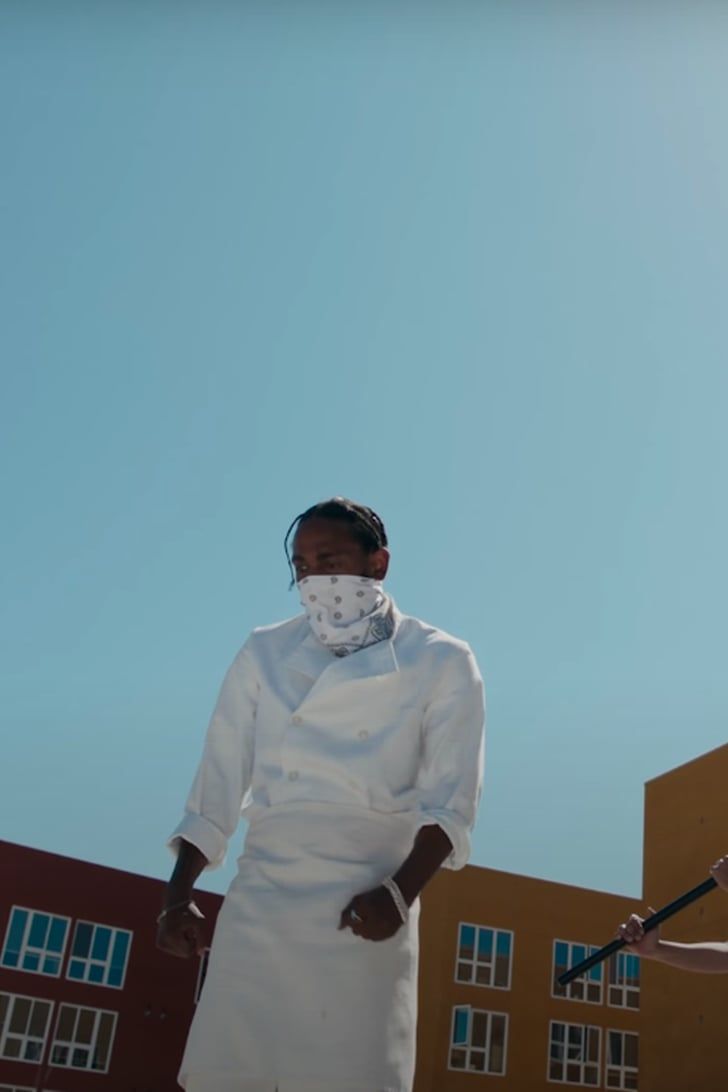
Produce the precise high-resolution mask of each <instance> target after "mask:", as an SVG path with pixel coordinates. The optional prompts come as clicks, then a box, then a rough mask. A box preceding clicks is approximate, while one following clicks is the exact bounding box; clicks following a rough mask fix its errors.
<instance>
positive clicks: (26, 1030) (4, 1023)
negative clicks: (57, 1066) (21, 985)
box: [0, 993, 53, 1062]
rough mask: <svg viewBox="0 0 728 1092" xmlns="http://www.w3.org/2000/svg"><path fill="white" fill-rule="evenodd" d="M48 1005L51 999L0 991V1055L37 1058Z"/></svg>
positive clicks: (25, 1059)
mask: <svg viewBox="0 0 728 1092" xmlns="http://www.w3.org/2000/svg"><path fill="white" fill-rule="evenodd" d="M52 1009H53V1003H52V1002H51V1001H41V1000H40V999H38V998H35V997H21V996H19V995H18V994H13V993H0V1058H12V1059H13V1060H15V1061H18V1062H39V1061H40V1060H41V1058H42V1057H43V1048H44V1047H45V1041H46V1036H47V1034H48V1024H49V1022H50V1018H51V1012H52Z"/></svg>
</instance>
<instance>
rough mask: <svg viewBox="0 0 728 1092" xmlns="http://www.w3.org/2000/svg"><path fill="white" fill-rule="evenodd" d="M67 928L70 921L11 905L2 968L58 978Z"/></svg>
mask: <svg viewBox="0 0 728 1092" xmlns="http://www.w3.org/2000/svg"><path fill="white" fill-rule="evenodd" d="M69 925H70V918H61V917H58V916H57V915H55V914H45V913H43V912H42V911H41V910H27V909H26V908H25V907H23V906H14V907H13V908H12V910H11V911H10V920H9V921H8V928H7V932H6V934H5V944H4V945H3V954H2V960H1V962H2V965H3V967H12V968H15V969H16V970H18V971H30V973H31V974H48V975H53V976H54V977H55V978H57V977H58V975H59V974H60V973H61V960H62V959H63V950H64V948H65V947H66V937H67V935H68V926H69Z"/></svg>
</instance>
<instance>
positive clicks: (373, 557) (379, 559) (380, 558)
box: [369, 546, 389, 580]
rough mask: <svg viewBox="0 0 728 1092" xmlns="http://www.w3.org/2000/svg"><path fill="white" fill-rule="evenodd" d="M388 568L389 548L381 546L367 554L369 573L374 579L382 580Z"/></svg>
mask: <svg viewBox="0 0 728 1092" xmlns="http://www.w3.org/2000/svg"><path fill="white" fill-rule="evenodd" d="M388 569H389V550H387V549H386V548H385V547H384V546H382V547H381V548H380V549H379V550H375V551H374V553H373V554H370V555H369V573H370V575H371V576H372V577H373V578H374V579H375V580H384V578H385V576H386V575H387V570H388Z"/></svg>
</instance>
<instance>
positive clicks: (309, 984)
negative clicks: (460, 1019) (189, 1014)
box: [179, 802, 419, 1092]
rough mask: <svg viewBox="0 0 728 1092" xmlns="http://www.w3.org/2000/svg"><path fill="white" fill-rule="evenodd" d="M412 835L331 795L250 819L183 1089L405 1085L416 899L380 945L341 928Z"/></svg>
mask: <svg viewBox="0 0 728 1092" xmlns="http://www.w3.org/2000/svg"><path fill="white" fill-rule="evenodd" d="M415 831H416V825H415V823H414V820H413V816H412V815H411V814H410V815H407V814H402V813H400V814H399V815H396V814H389V815H387V814H384V813H381V812H374V811H370V810H368V809H366V808H357V807H343V806H339V805H331V804H319V803H310V804H309V803H301V802H298V803H295V804H294V803H290V804H284V805H280V806H277V807H271V808H267V809H265V810H263V813H262V814H260V813H259V814H258V815H257V816H256V817H255V819H254V820H253V822H252V824H251V826H250V828H249V830H248V833H247V837H246V841H245V850H244V853H243V855H242V857H240V859H239V861H238V865H239V870H238V874H237V876H236V878H235V879H234V880H233V882H232V884H231V886H230V890H229V891H228V894H227V896H226V897H225V900H224V902H223V905H222V908H221V910H220V914H219V917H218V921H217V926H216V929H215V936H214V940H213V945H212V950H211V953H210V962H209V967H208V971H207V977H206V979H205V985H204V988H203V991H202V997H201V999H200V1002H199V1004H198V1006H197V1011H196V1013H195V1016H194V1019H193V1022H192V1026H191V1029H190V1033H189V1037H188V1040H187V1046H186V1049H185V1054H184V1058H183V1062H182V1068H181V1071H180V1075H179V1081H180V1084H181V1085H182V1086H183V1087H184V1088H186V1089H187V1092H276V1090H277V1092H410V1089H411V1087H412V1081H413V1075H414V1063H415V1057H414V1052H415V1026H416V1015H417V1011H416V1010H417V923H418V917H419V903H417V902H416V903H415V904H414V906H413V907H412V910H411V912H410V919H409V921H408V923H407V924H406V925H404V926H402V928H401V929H400V930H399V931H398V932H397V933H396V934H395V936H394V937H392V938H391V939H390V940H387V941H382V942H373V941H367V940H363V939H361V938H360V937H356V936H354V934H353V933H352V932H351V930H349V929H343V930H339V929H338V925H339V919H340V915H341V911H342V910H343V908H344V907H345V906H346V904H347V903H348V902H349V900H350V899H351V897H352V896H353V895H357V894H361V893H362V892H364V891H367V890H370V889H371V888H373V887H376V886H378V885H379V884H380V883H381V881H382V879H383V878H384V877H385V876H387V875H390V874H391V873H392V872H394V871H396V869H398V868H399V867H400V866H401V864H402V861H404V860H405V859H406V857H407V856H408V854H409V853H410V851H411V849H412V845H413V840H414V834H415Z"/></svg>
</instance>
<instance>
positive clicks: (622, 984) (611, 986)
mask: <svg viewBox="0 0 728 1092" xmlns="http://www.w3.org/2000/svg"><path fill="white" fill-rule="evenodd" d="M628 955H631V956H632V958H633V959H639V956H635V955H634V953H631V952H615V953H614V955H613V956H610V958H609V960H608V961H607V965H606V974H605V976H604V977H605V983H604V986H605V990H606V1001H607V1007H608V1008H610V1009H624V1010H626V1011H627V1012H639V1010H640V1001H641V999H642V993H641V987H642V964H641V963H640V984H639V986H628V985H627V981H626V977H623V978H622V979H620V980H618V981H617V982H610V980H609V971H610V967H611V966H612V961H614V962H615V963H616V964H617V967H619V957H620V956H623V957H624V958H626V957H627V956H628ZM612 990H621V992H622V998H623V1001H622V1003H621V1004H615V1003H614V1001H610V1000H609V994H610V992H611V991H612ZM628 993H630V994H635V995H636V997H637V1004H636V1005H628V1004H627V994H628Z"/></svg>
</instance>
